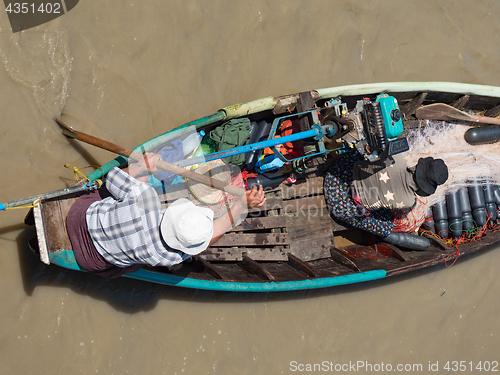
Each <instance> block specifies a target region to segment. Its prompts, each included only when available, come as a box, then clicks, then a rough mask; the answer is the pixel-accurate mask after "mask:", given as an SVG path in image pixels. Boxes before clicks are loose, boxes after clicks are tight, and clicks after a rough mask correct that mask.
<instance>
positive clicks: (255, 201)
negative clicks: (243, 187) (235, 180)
mask: <svg viewBox="0 0 500 375" xmlns="http://www.w3.org/2000/svg"><path fill="white" fill-rule="evenodd" d="M242 198H243V199H245V198H246V203H247V205H248V206H250V207H262V206H263V205H264V204H265V203H266V196H265V195H264V188H263V187H262V185H260V186H259V189H257V186H256V185H254V186H253V188H252V190H247V191H245V195H244V196H242Z"/></svg>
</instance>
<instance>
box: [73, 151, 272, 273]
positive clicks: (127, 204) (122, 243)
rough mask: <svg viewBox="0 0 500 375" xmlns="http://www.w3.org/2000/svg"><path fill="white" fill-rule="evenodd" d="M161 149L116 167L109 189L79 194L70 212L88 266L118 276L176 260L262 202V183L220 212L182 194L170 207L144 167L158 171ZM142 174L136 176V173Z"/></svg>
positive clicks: (76, 244) (78, 250)
mask: <svg viewBox="0 0 500 375" xmlns="http://www.w3.org/2000/svg"><path fill="white" fill-rule="evenodd" d="M159 159H160V156H159V155H156V154H151V153H146V154H145V157H144V158H143V159H142V160H140V161H139V162H138V163H135V164H131V165H129V166H128V168H125V169H123V170H121V169H119V168H113V169H112V170H111V171H110V172H109V173H108V175H107V178H106V189H100V190H99V191H97V192H93V193H90V194H88V195H85V196H83V197H81V198H79V199H78V200H77V201H76V202H75V203H74V204H73V206H72V208H71V210H70V212H69V213H68V217H67V222H66V223H67V230H68V234H69V237H70V240H71V244H72V246H73V252H74V254H75V258H76V260H77V263H78V264H79V265H80V267H81V268H82V269H84V270H86V271H89V272H93V273H98V274H101V275H102V276H104V277H109V278H112V277H118V276H121V275H123V274H124V273H128V272H133V271H136V270H138V269H139V268H141V267H142V266H143V265H149V266H172V265H174V264H177V263H180V262H182V261H183V260H185V259H187V258H189V257H191V256H193V255H195V254H198V253H200V252H201V251H203V250H205V249H206V248H207V247H208V246H210V245H211V244H213V243H214V242H216V241H217V240H218V239H219V238H220V237H221V236H222V235H223V234H224V233H225V232H226V231H227V230H228V229H229V228H230V227H231V225H232V223H233V222H234V220H235V219H236V218H237V217H239V216H240V215H241V214H242V213H243V212H244V211H245V209H246V207H247V205H249V206H251V207H257V206H262V205H264V203H265V196H264V192H263V188H262V186H260V188H259V189H257V188H256V187H254V189H253V190H248V191H247V192H246V194H244V195H243V196H242V197H241V198H240V199H239V200H238V202H237V203H236V204H235V205H234V206H233V207H232V208H231V210H230V211H228V212H227V213H226V214H224V215H223V216H221V217H220V218H218V219H216V220H215V221H214V220H213V212H212V211H211V210H210V209H208V208H202V207H196V206H195V205H194V204H192V203H191V202H189V201H188V200H187V199H179V200H178V201H175V202H174V203H172V204H171V205H170V207H169V208H168V209H167V210H165V209H162V207H161V203H160V200H159V198H158V195H157V193H156V191H155V190H154V189H152V188H151V187H150V186H148V185H147V179H148V175H147V174H145V175H143V173H144V172H146V171H147V172H150V173H154V172H156V171H157V168H156V162H157V161H158V160H159ZM136 177H137V178H136Z"/></svg>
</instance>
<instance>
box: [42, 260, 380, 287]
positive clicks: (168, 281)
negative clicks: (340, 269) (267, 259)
mask: <svg viewBox="0 0 500 375" xmlns="http://www.w3.org/2000/svg"><path fill="white" fill-rule="evenodd" d="M49 257H50V263H51V264H55V265H58V266H60V267H63V268H67V269H71V270H76V271H83V270H82V269H81V268H80V267H79V266H78V264H77V263H76V260H75V256H74V255H73V252H72V251H68V250H65V251H59V252H57V253H51V254H50V255H49ZM83 272H85V271H83ZM386 274H387V273H386V271H385V270H373V271H366V272H359V273H353V274H349V275H342V276H334V277H323V278H318V279H307V280H299V281H281V282H274V281H272V282H258V283H242V282H231V281H217V280H213V281H212V280H199V279H192V278H188V277H179V276H174V275H169V274H164V273H159V272H153V271H147V270H144V269H141V270H139V271H136V272H133V273H129V274H126V275H124V276H123V277H128V278H131V279H136V280H142V281H149V282H153V283H156V284H162V285H171V286H179V287H182V288H190V289H203V290H213V291H221V292H289V291H293V290H307V289H318V288H328V287H333V286H340V285H348V284H356V283H361V282H365V281H372V280H378V279H383V278H384V277H385V276H386Z"/></svg>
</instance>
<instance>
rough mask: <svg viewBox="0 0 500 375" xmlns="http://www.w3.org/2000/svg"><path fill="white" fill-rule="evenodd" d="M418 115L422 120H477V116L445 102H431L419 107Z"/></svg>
mask: <svg viewBox="0 0 500 375" xmlns="http://www.w3.org/2000/svg"><path fill="white" fill-rule="evenodd" d="M416 116H417V118H418V119H420V120H438V121H457V120H461V121H475V120H476V119H477V116H471V115H468V114H467V113H465V112H462V111H460V110H458V109H456V108H454V107H452V106H449V105H447V104H443V103H435V104H429V105H426V106H423V107H420V108H419V109H417V112H416Z"/></svg>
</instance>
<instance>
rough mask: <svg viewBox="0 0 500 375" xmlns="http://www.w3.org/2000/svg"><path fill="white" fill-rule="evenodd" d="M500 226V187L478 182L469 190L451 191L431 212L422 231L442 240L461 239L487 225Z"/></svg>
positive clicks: (428, 213)
mask: <svg viewBox="0 0 500 375" xmlns="http://www.w3.org/2000/svg"><path fill="white" fill-rule="evenodd" d="M498 224H500V187H499V186H496V185H494V184H490V183H481V182H474V183H472V184H471V185H470V186H469V187H467V188H461V189H459V190H456V191H453V192H449V193H448V194H446V196H445V199H443V200H442V201H441V202H438V203H436V204H435V205H433V206H432V207H431V208H430V209H429V211H428V212H427V216H426V220H425V223H424V225H423V226H422V229H425V230H428V231H431V232H434V233H436V234H437V235H438V236H439V237H441V238H442V239H445V238H449V237H452V238H454V239H456V238H458V237H461V236H462V234H463V233H466V234H470V233H472V232H473V231H474V230H477V229H481V228H483V227H484V226H485V225H488V227H493V226H495V225H498Z"/></svg>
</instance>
